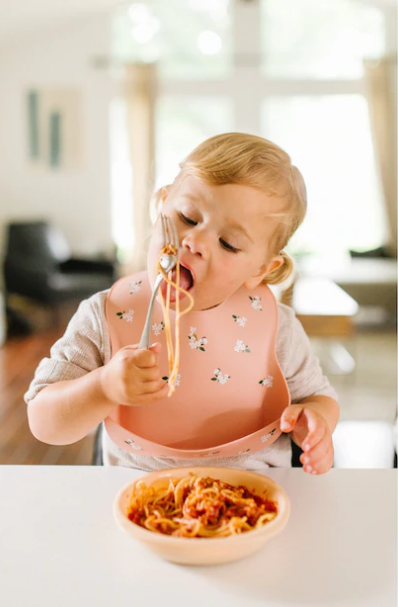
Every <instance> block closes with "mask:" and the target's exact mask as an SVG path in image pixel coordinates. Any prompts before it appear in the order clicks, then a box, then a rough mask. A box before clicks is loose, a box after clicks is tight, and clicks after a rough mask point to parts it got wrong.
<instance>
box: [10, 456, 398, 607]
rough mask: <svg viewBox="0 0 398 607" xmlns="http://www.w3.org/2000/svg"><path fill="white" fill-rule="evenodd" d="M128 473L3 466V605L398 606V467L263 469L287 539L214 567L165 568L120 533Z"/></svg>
mask: <svg viewBox="0 0 398 607" xmlns="http://www.w3.org/2000/svg"><path fill="white" fill-rule="evenodd" d="M141 474H142V473H140V472H138V471H135V470H129V469H127V468H104V467H88V466H87V467H85V466H76V467H72V466H71V467H63V466H0V604H1V605H2V607H22V606H23V607H36V606H37V607H38V606H40V607H50V606H51V607H69V606H73V607H75V606H76V607H83V606H86V605H87V606H90V607H105V606H106V607H122V606H123V607H137V606H138V607H141V606H143V607H156V606H159V607H180V606H181V607H182V606H189V607H213V606H216V607H224V606H225V607H227V606H228V607H260V606H261V607H279V606H280V607H282V606H283V607H293V606H303V607H323V606H339V607H356V606H358V607H396V605H397V597H396V590H397V585H396V575H397V562H396V552H397V534H396V527H397V514H396V512H397V511H396V502H397V474H396V470H337V469H335V470H332V471H330V472H329V473H327V474H326V475H323V476H319V477H316V476H315V477H314V476H310V475H308V474H305V473H304V472H303V471H302V470H301V469H270V470H269V473H268V476H270V477H271V478H273V479H274V480H276V481H277V482H278V483H280V484H281V485H282V486H283V487H284V488H285V489H286V491H287V493H288V494H289V496H290V499H291V517H290V521H289V523H288V525H287V527H286V528H285V530H284V531H283V532H282V533H281V534H280V535H279V536H277V537H275V538H273V539H272V540H271V541H270V542H269V543H268V544H267V545H266V546H265V547H264V548H263V549H262V550H261V551H260V552H258V553H257V554H255V555H253V556H251V557H249V558H246V559H244V560H242V561H237V562H235V563H230V564H228V565H221V566H216V567H186V566H179V565H175V564H171V563H168V562H166V561H162V560H161V559H160V558H158V557H157V556H155V555H152V554H151V553H149V552H147V551H146V550H145V549H144V548H143V547H142V546H141V545H140V544H139V543H136V542H135V541H133V540H131V539H130V538H129V537H127V536H126V535H125V534H124V533H123V532H122V531H121V530H120V529H119V528H118V527H117V525H116V523H115V522H114V519H113V515H112V502H113V499H114V496H115V494H116V493H117V491H118V490H119V488H120V487H121V486H123V485H124V484H125V483H126V482H128V481H129V480H130V479H131V480H132V479H134V478H136V477H137V476H140V475H141Z"/></svg>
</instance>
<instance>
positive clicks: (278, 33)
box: [261, 0, 385, 80]
mask: <svg viewBox="0 0 398 607" xmlns="http://www.w3.org/2000/svg"><path fill="white" fill-rule="evenodd" d="M261 9H262V10H261V31H262V67H263V73H264V75H265V76H267V77H270V78H294V79H296V78H308V79H318V80H332V79H356V78H361V77H362V76H363V67H362V66H363V59H364V58H365V57H366V58H373V57H379V56H380V55H382V54H383V52H384V50H385V32H384V16H383V13H382V12H381V11H380V10H379V9H377V8H375V7H373V6H371V5H370V4H369V3H367V4H364V3H362V2H360V1H358V0H332V1H331V0H295V1H294V2H292V1H291V0H262V3H261Z"/></svg>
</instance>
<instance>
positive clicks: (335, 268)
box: [299, 253, 397, 323]
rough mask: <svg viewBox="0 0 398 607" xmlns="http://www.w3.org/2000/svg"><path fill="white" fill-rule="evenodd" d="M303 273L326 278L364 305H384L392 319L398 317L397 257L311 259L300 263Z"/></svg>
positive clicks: (373, 306)
mask: <svg viewBox="0 0 398 607" xmlns="http://www.w3.org/2000/svg"><path fill="white" fill-rule="evenodd" d="M299 271H300V275H301V276H303V277H306V278H307V277H308V278H321V277H326V278H329V279H330V280H332V281H333V282H335V283H336V284H337V285H338V286H339V287H341V288H342V289H344V291H345V292H346V293H348V295H350V296H351V297H352V298H353V299H355V301H356V302H357V303H358V305H359V306H360V307H361V308H364V309H368V310H370V309H372V308H382V309H384V310H385V311H386V313H387V314H388V315H389V318H390V321H392V322H394V323H395V322H396V318H397V260H396V259H391V258H390V259H388V258H382V257H374V258H371V257H365V256H360V257H358V256H357V254H355V253H353V256H352V257H351V258H347V259H345V260H344V261H340V262H336V263H335V264H330V265H328V264H327V263H325V262H323V261H322V260H320V259H315V258H308V259H306V260H301V261H300V263H299Z"/></svg>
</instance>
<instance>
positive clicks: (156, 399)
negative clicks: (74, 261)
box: [25, 133, 339, 474]
mask: <svg viewBox="0 0 398 607" xmlns="http://www.w3.org/2000/svg"><path fill="white" fill-rule="evenodd" d="M180 167H181V170H180V173H179V174H178V176H177V178H176V179H175V181H174V183H173V184H172V185H168V186H166V187H164V188H162V189H161V190H160V191H159V192H157V194H156V201H157V204H158V212H161V213H162V214H163V215H166V216H167V217H170V219H171V220H172V221H173V222H174V224H175V225H176V229H177V232H178V237H179V242H180V250H179V264H180V274H181V283H180V284H181V287H182V288H183V289H185V290H186V291H188V292H189V293H190V295H191V296H192V297H193V300H194V306H193V308H192V310H191V311H190V312H188V313H187V314H186V315H184V316H182V317H181V320H180V344H181V360H180V366H179V372H178V375H177V378H176V383H175V391H174V393H173V395H172V396H171V397H170V398H168V392H169V386H168V384H167V379H168V375H169V368H168V359H167V346H166V339H165V323H164V318H163V313H162V308H161V305H160V303H159V301H156V303H155V308H154V316H153V320H152V333H151V335H152V337H153V339H151V342H152V345H151V346H150V347H149V349H147V350H145V349H139V347H138V344H139V341H140V336H141V332H142V329H143V325H144V322H145V317H146V312H147V309H148V303H149V300H150V296H151V289H152V286H153V284H154V281H155V278H156V275H157V271H158V270H157V262H158V258H159V254H160V250H161V248H162V229H161V222H160V219H159V217H158V220H157V221H156V223H155V228H154V231H153V234H152V237H151V240H150V244H149V251H148V264H147V271H146V272H140V273H139V274H137V275H135V276H129V277H124V278H122V279H121V280H119V281H118V282H117V283H116V284H115V285H114V286H113V287H112V288H111V289H110V290H109V291H104V292H101V293H97V294H96V295H93V296H92V297H91V298H90V299H88V300H85V301H83V302H82V303H81V304H80V306H79V309H78V310H77V312H76V314H75V315H74V317H73V318H72V320H71V321H70V323H69V325H68V327H67V330H66V332H65V334H64V336H63V337H62V338H61V339H60V340H59V341H57V342H56V344H54V346H53V347H52V349H51V354H50V358H45V359H43V360H42V361H41V363H40V365H39V367H38V369H37V371H36V374H35V378H34V380H33V381H32V384H31V386H30V388H29V390H28V392H27V394H26V395H25V400H26V402H27V404H28V418H29V425H30V428H31V431H32V433H33V434H34V436H35V437H36V438H37V439H39V440H41V441H43V442H46V443H50V444H54V445H61V444H70V443H73V442H76V441H78V440H80V439H81V438H83V437H84V436H86V435H87V434H88V432H90V430H92V429H93V428H95V427H96V426H97V425H98V424H99V423H101V422H104V427H103V436H102V440H103V456H104V463H105V464H108V465H122V466H130V467H134V468H139V469H142V470H146V471H150V470H156V469H162V468H170V467H177V466H192V465H198V464H203V465H211V466H229V467H235V468H236V467H238V468H244V469H248V470H254V471H262V470H264V469H266V468H267V467H268V466H285V467H287V466H290V465H291V457H292V453H291V440H293V441H294V442H295V443H296V444H297V445H298V446H299V447H300V448H301V449H302V451H303V453H302V454H301V455H300V460H301V463H302V464H303V468H304V471H305V472H308V473H311V474H322V473H325V472H327V471H328V470H329V469H330V468H331V467H332V466H333V443H332V433H333V430H334V428H335V426H336V424H337V421H338V416H339V406H338V403H337V400H336V394H335V392H334V390H333V389H332V387H331V386H330V384H329V382H328V380H327V378H326V377H325V376H324V375H323V373H322V370H321V368H320V365H319V362H318V360H317V359H316V358H313V357H312V356H311V354H310V345H309V340H308V338H307V336H306V335H305V333H304V330H303V328H302V326H301V325H300V323H299V321H298V320H297V319H296V318H295V315H294V312H293V310H292V309H291V308H289V307H287V306H285V305H283V304H278V303H277V302H276V300H275V297H274V295H273V294H272V292H271V290H270V288H269V287H268V284H277V283H279V282H282V281H284V280H285V279H286V278H287V277H288V276H289V275H290V274H291V272H292V269H293V262H292V260H291V258H290V257H289V256H288V255H287V254H286V252H285V251H284V247H285V246H286V245H287V243H288V241H289V239H290V237H291V236H292V234H293V233H294V232H295V230H296V229H297V227H298V226H299V225H300V223H301V222H302V220H303V218H304V215H305V211H306V192H305V185H304V182H303V178H302V176H301V174H300V172H299V171H298V169H297V168H296V167H294V166H292V164H291V161H290V158H289V156H288V155H287V154H286V153H285V152H284V151H283V150H281V149H280V148H279V147H278V146H276V145H275V144H273V143H271V142H270V141H267V140H265V139H262V138H261V137H257V136H254V135H246V134H243V133H227V134H223V135H217V136H215V137H212V138H210V139H208V140H207V141H205V142H204V143H202V144H201V145H199V146H198V147H197V148H196V149H195V150H193V152H192V153H191V154H190V155H189V156H188V157H187V158H186V159H185V160H184V161H183V162H182V163H181V165H180ZM173 276H175V274H174V275H173ZM161 289H162V292H163V293H165V289H166V284H165V282H163V283H162V286H161ZM177 297H179V298H181V300H180V306H181V309H182V310H183V309H184V307H186V306H187V305H188V301H187V299H188V298H187V297H186V296H184V294H181V293H180V292H179V293H178V294H177V293H176V292H175V290H174V289H172V290H171V308H172V310H171V312H170V314H171V323H172V325H174V321H175V317H176V315H175V311H174V310H175V304H176V298H177Z"/></svg>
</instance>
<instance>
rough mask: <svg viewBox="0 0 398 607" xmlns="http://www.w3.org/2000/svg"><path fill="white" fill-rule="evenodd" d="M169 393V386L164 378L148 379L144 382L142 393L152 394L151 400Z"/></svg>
mask: <svg viewBox="0 0 398 607" xmlns="http://www.w3.org/2000/svg"><path fill="white" fill-rule="evenodd" d="M168 393H169V386H168V384H167V382H165V381H164V380H162V379H161V380H159V381H147V382H145V383H143V384H142V395H144V396H146V395H148V396H149V395H150V396H151V397H153V398H152V399H151V400H154V399H155V398H156V399H160V398H164V397H166V396H167V394H168Z"/></svg>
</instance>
